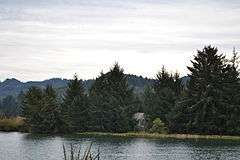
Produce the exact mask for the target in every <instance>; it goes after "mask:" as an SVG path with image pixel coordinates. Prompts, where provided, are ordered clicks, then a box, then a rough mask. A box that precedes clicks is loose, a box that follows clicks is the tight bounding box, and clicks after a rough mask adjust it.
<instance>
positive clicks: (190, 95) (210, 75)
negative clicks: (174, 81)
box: [171, 46, 239, 134]
mask: <svg viewBox="0 0 240 160" xmlns="http://www.w3.org/2000/svg"><path fill="white" fill-rule="evenodd" d="M217 51H218V50H217V49H216V48H214V47H211V46H208V47H205V48H204V49H203V50H202V51H198V54H197V56H195V58H194V61H192V65H193V66H192V67H188V69H189V71H190V72H191V74H189V77H190V81H189V85H188V90H187V95H186V96H185V97H184V98H183V99H182V100H181V101H179V102H178V103H177V105H176V108H175V109H174V113H173V114H172V123H171V126H172V128H171V129H172V131H176V132H186V133H201V134H233V133H234V131H231V132H229V130H228V129H227V128H228V127H227V126H228V125H230V124H231V125H230V126H231V127H230V126H229V128H231V129H232V130H235V131H236V128H239V123H233V121H232V120H231V118H233V117H235V118H233V119H234V121H235V122H239V118H236V115H235V114H231V113H230V112H232V111H235V113H236V112H238V113H239V107H238V106H239V102H237V101H235V100H234V99H238V98H234V97H235V96H238V95H239V89H238V88H239V79H238V73H237V72H236V67H234V65H233V64H226V59H225V57H224V56H223V55H219V54H217ZM234 88H235V89H234ZM238 117H239V116H238ZM233 124H235V127H233ZM232 127H233V128H232Z"/></svg>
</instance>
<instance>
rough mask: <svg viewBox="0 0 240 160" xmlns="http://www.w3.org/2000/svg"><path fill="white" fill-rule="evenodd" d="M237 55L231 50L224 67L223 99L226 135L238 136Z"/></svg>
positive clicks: (239, 94)
mask: <svg viewBox="0 0 240 160" xmlns="http://www.w3.org/2000/svg"><path fill="white" fill-rule="evenodd" d="M238 59H239V56H238V53H237V52H236V51H235V48H234V49H233V56H232V58H231V59H230V61H229V63H228V65H227V67H226V71H225V72H226V75H225V77H226V82H225V85H226V86H225V87H224V91H225V94H224V98H225V101H226V104H227V105H228V106H227V110H226V115H227V121H226V131H227V133H228V134H234V135H239V134H240V116H239V115H240V98H239V97H240V79H239V72H238V63H239V61H238Z"/></svg>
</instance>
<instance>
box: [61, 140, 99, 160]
mask: <svg viewBox="0 0 240 160" xmlns="http://www.w3.org/2000/svg"><path fill="white" fill-rule="evenodd" d="M91 150H92V143H91V144H90V145H89V147H88V148H86V150H85V151H84V152H83V153H81V152H82V151H81V148H80V147H78V148H76V146H73V144H70V149H69V151H68V150H67V149H66V147H65V145H63V155H64V160H100V152H99V149H98V152H97V153H96V154H94V153H93V152H92V151H91Z"/></svg>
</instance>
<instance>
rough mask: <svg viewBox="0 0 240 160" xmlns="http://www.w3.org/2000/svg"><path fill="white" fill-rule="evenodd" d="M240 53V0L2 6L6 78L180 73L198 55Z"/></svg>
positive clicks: (1, 70) (0, 49) (44, 0)
mask: <svg viewBox="0 0 240 160" xmlns="http://www.w3.org/2000/svg"><path fill="white" fill-rule="evenodd" d="M208 44H212V45H214V46H217V47H218V48H219V51H220V52H221V53H224V54H227V55H230V54H231V52H232V48H233V46H235V47H236V49H237V50H238V51H239V50H240V1H239V0H228V1H224V0H216V1H214V0H212V1H210V0H198V1H196V0H192V1H190V0H171V1H170V0H0V80H1V81H2V80H4V79H6V78H12V77H14V78H17V79H19V80H22V81H29V80H44V79H49V78H53V77H60V78H71V77H72V76H73V74H74V73H77V74H78V75H79V77H80V78H83V79H88V78H94V77H96V76H98V75H99V73H100V72H101V71H102V70H103V71H104V72H106V71H107V70H108V69H109V67H110V66H111V65H112V64H113V63H114V62H116V61H118V62H119V64H120V65H121V66H122V67H123V68H124V69H125V72H126V73H132V74H137V75H143V76H147V77H154V75H155V74H156V72H157V71H158V70H159V69H160V68H161V66H162V65H165V66H166V67H167V68H168V69H169V70H171V71H176V70H177V71H178V72H180V73H181V75H186V74H187V73H188V71H187V69H186V65H190V62H189V61H190V59H192V57H193V55H194V54H195V53H196V50H197V49H202V48H203V46H204V45H208Z"/></svg>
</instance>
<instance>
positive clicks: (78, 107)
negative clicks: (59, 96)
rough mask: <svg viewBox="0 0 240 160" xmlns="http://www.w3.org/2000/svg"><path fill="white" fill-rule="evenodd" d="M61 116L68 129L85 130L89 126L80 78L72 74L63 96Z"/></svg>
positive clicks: (87, 109)
mask: <svg viewBox="0 0 240 160" xmlns="http://www.w3.org/2000/svg"><path fill="white" fill-rule="evenodd" d="M62 116H63V120H64V122H65V123H64V124H65V126H66V128H68V129H69V131H86V130H88V126H89V121H90V119H89V104H88V98H87V95H86V94H85V89H84V85H83V82H82V80H79V79H78V77H77V75H74V78H73V80H71V81H70V82H69V83H68V87H67V90H66V94H65V96H64V98H63V104H62Z"/></svg>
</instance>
